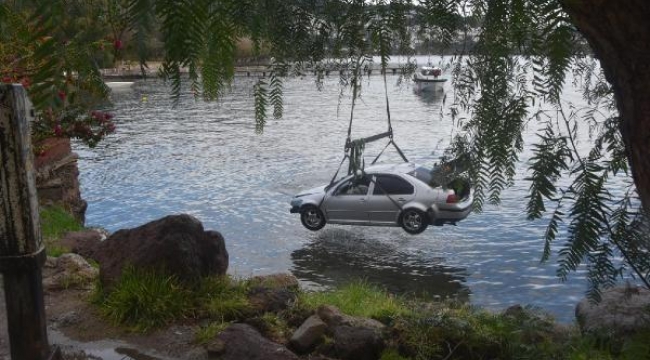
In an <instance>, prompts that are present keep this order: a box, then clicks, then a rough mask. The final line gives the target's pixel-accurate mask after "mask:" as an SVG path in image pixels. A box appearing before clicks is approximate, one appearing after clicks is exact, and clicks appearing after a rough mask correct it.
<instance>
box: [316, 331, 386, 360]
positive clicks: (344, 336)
mask: <svg viewBox="0 0 650 360" xmlns="http://www.w3.org/2000/svg"><path fill="white" fill-rule="evenodd" d="M333 333H334V352H333V354H328V355H331V356H334V357H336V358H338V359H341V360H378V359H379V358H380V357H381V352H382V351H383V350H384V347H385V344H384V340H383V339H382V337H381V334H379V333H378V332H377V331H375V330H373V329H370V328H366V327H353V326H347V325H339V326H337V327H335V328H334V330H333Z"/></svg>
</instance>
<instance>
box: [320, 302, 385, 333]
mask: <svg viewBox="0 0 650 360" xmlns="http://www.w3.org/2000/svg"><path fill="white" fill-rule="evenodd" d="M316 313H317V314H318V317H320V318H321V319H322V320H323V321H324V322H325V323H326V324H327V326H329V327H330V328H335V327H337V326H339V325H346V326H351V327H363V328H368V329H372V330H374V331H376V332H381V331H383V330H384V328H386V326H385V325H384V324H382V323H381V322H379V321H377V320H375V319H368V318H361V317H355V316H350V315H347V314H344V313H342V312H341V310H339V309H338V308H337V307H336V306H332V305H321V306H320V307H318V309H317V310H316Z"/></svg>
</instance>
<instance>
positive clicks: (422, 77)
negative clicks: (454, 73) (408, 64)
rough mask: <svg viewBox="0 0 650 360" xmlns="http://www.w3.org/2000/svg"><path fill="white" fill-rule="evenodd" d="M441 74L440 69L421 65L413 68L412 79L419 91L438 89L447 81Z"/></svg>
mask: <svg viewBox="0 0 650 360" xmlns="http://www.w3.org/2000/svg"><path fill="white" fill-rule="evenodd" d="M441 76H442V69H441V68H439V67H433V66H421V67H419V68H417V69H416V70H415V74H413V81H414V82H415V84H416V86H417V89H418V90H419V91H431V90H436V89H440V90H442V84H444V82H445V81H447V79H446V78H443V77H441Z"/></svg>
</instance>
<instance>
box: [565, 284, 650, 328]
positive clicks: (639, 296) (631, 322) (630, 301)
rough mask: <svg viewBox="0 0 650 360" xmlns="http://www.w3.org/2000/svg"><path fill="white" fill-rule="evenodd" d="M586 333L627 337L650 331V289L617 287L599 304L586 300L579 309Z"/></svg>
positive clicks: (608, 292) (577, 310)
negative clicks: (644, 330)
mask: <svg viewBox="0 0 650 360" xmlns="http://www.w3.org/2000/svg"><path fill="white" fill-rule="evenodd" d="M576 319H577V320H578V324H579V325H580V329H581V330H582V331H583V332H592V333H596V334H600V335H611V336H625V335H629V334H634V333H636V332H637V331H639V330H643V329H650V290H648V289H645V288H641V287H616V288H611V289H608V290H605V291H603V293H602V297H601V301H600V303H598V304H593V303H591V302H590V301H589V300H588V299H586V298H585V299H583V300H582V301H580V303H578V306H577V307H576Z"/></svg>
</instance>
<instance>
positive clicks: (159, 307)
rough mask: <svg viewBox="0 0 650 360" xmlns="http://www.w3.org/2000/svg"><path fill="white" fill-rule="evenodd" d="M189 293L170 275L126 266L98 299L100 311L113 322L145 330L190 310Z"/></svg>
mask: <svg viewBox="0 0 650 360" xmlns="http://www.w3.org/2000/svg"><path fill="white" fill-rule="evenodd" d="M190 295H191V294H190V293H189V292H188V291H187V290H186V289H184V288H183V287H182V286H181V285H180V282H179V281H178V280H177V279H176V278H175V277H173V276H166V275H162V274H160V273H159V272H156V271H138V270H135V269H134V268H132V267H129V268H127V269H125V270H124V271H123V273H122V276H121V278H120V280H119V281H118V283H117V284H116V286H115V288H114V289H113V290H112V291H111V292H110V293H108V294H106V295H105V296H104V297H100V298H99V301H100V305H101V309H102V313H103V314H104V315H105V316H107V317H108V318H109V319H110V320H112V321H113V322H114V323H116V324H124V325H127V326H129V327H130V328H131V329H132V330H135V331H148V330H150V329H153V328H157V327H160V326H163V325H167V324H169V323H170V322H172V321H174V320H176V319H179V318H181V317H182V316H184V315H186V314H189V313H191V311H192V306H191V305H192V303H191V300H192V298H193V297H192V296H190Z"/></svg>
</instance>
